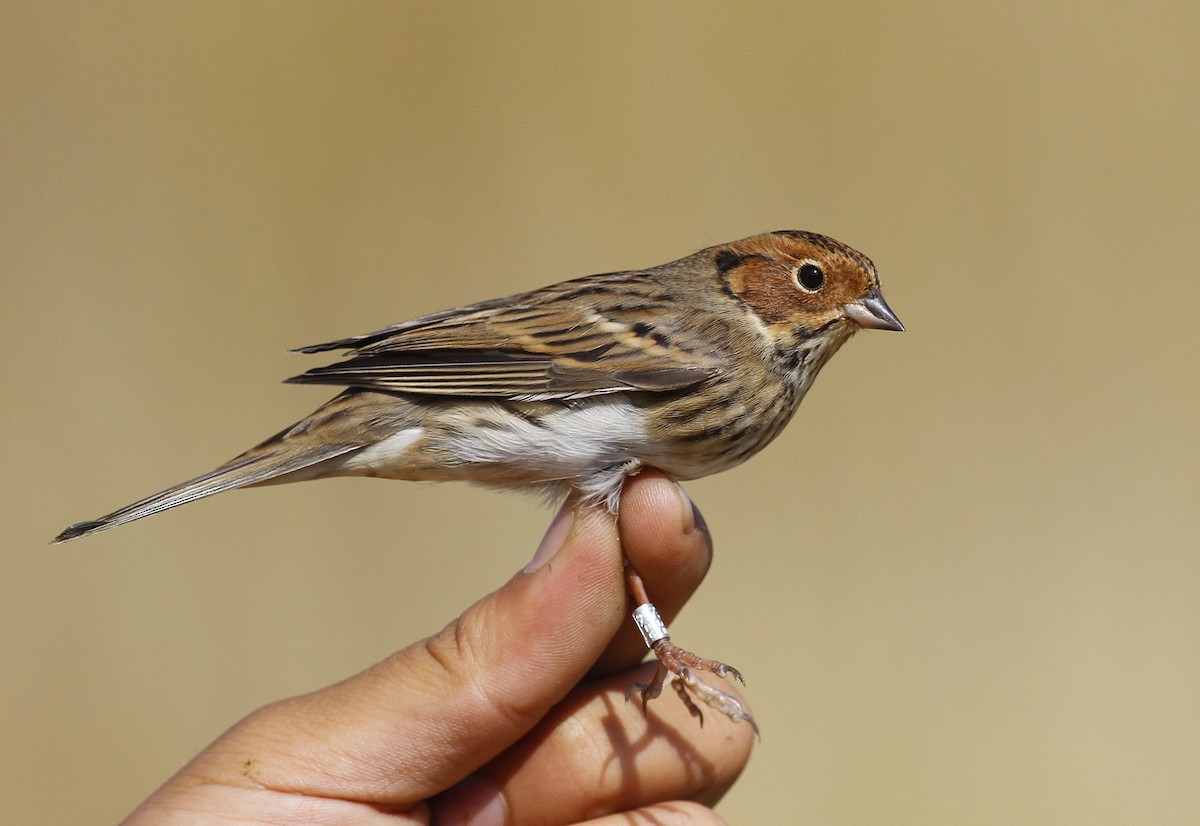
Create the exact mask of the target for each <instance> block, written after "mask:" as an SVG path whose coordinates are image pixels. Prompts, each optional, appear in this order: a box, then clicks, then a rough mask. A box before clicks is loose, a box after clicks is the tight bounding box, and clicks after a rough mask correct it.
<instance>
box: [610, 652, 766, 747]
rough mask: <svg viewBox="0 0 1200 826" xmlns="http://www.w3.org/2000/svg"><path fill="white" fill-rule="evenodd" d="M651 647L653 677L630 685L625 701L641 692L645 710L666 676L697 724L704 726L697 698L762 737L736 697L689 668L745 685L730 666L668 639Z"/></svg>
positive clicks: (737, 672) (660, 688) (665, 679)
mask: <svg viewBox="0 0 1200 826" xmlns="http://www.w3.org/2000/svg"><path fill="white" fill-rule="evenodd" d="M653 649H654V654H655V656H657V657H658V669H657V670H656V671H655V672H654V679H652V680H651V681H650V682H649V683H634V684H633V685H631V686H630V687H629V688H628V689H627V690H626V691H625V701H626V702H628V701H629V699H630V698H631V697H633V695H634V694H641V696H642V710H643V711H645V710H646V704H647V703H649V702H650V701H651V700H653V699H655V698H656V697H658V696H659V695H660V694H662V690H663V686H664V685H665V684H666V682H667V678H668V675H669V676H670V678H671V687H672V688H674V689H675V693H676V694H677V695H679V699H680V700H681V701H682V702H683V704H684V706H686V707H687V710H688V712H689V713H690V714H691V715H692V716H693V717H695V718H696V719H697V720H699V721H700V725H702V726H703V725H704V713H703V712H702V711H701V710H700V706H698V705H697V704H696V701H697V700H699V701H700V702H701V703H703V704H704V705H706V706H708V707H709V708H711V709H713V710H714V711H717V712H720V713H721V714H724V715H725V716H726V717H728V718H729V719H730V720H732V721H733V722H735V723H737V722H740V721H742V720H745V721H746V722H747V723H749V724H750V727H751V728H752V729H754V733H755V734H756V735H758V736H760V737H761V736H762V735H761V734H760V733H759V730H758V724H757V723H755V722H754V718H753V717H751V716H750V715H749V714H748V713H747V712H746V709H745V708H744V707H743V706H742V703H741V701H740V700H738V699H737V698H736V697H734V696H733V695H732V694H729V693H727V692H724V691H720V690H718V689H715V688H713V687H712V686H710V685H708V684H707V683H705V682H704V681H703V680H701V679H699V678H698V677H696V676H695V674H693V673H692V672H693V670H696V671H707V672H708V673H710V674H715V675H717V676H718V677H733V678H734V679H736V680H737V681H738V682H740V683H741V684H742V685H745V684H746V681H745V680H744V679H743V678H742V673H741V672H740V671H738V670H737V669H736V668H734V667H733V666H731V665H726V664H725V663H722V662H717V661H716V660H709V659H705V658H704V657H699V656H697V655H695V654H693V653H692V652H690V651H685V650H684V649H682V648H680V647H679V646H677V645H675V644H674V643H672V642H671V641H670V639H669V638H664V639H660V640H658V641H657V642H655V643H654V646H653Z"/></svg>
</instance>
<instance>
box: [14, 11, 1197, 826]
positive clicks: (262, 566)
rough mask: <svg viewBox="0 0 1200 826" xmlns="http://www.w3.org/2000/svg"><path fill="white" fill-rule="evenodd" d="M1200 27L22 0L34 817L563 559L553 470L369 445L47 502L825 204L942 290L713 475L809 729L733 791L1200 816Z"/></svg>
mask: <svg viewBox="0 0 1200 826" xmlns="http://www.w3.org/2000/svg"><path fill="white" fill-rule="evenodd" d="M1198 40H1200V7H1198V6H1197V5H1196V4H1195V3H1165V2H1164V3H1155V2H1150V3H1143V4H1139V5H1138V6H1137V8H1136V10H1135V9H1134V7H1133V5H1132V4H1115V3H1109V4H1092V3H1087V4H1085V3H1059V4H1046V3H1042V2H1017V3H1005V4H995V3H985V2H966V3H930V2H920V1H919V0H918V2H916V3H905V4H891V5H889V4H878V3H862V4H859V3H844V2H839V3H796V4H787V5H784V4H775V3H753V2H752V3H738V4H732V3H730V4H715V3H670V2H668V3H654V4H647V3H633V2H611V3H603V4H600V3H590V4H589V3H557V4H542V3H525V4H521V3H506V4H489V3H473V4H472V3H461V4H439V3H400V4H397V3H389V2H375V3H368V2H359V3H318V2H303V1H302V2H286V3H285V2H263V3H254V4H243V3H233V2H210V3H203V4H191V5H189V4H180V3H174V4H160V3H105V4H92V3H53V2H52V3H31V2H11V3H5V4H4V5H3V7H2V8H0V72H2V83H3V87H2V91H0V96H2V97H0V111H2V112H3V114H2V115H0V123H2V124H3V130H2V132H3V137H2V143H0V191H2V192H3V199H2V205H0V266H2V272H3V281H2V287H0V289H2V293H0V296H2V299H3V300H2V301H0V316H2V318H0V335H3V337H4V342H3V343H4V347H3V348H2V349H0V358H2V359H3V361H2V370H3V376H2V379H0V380H2V383H3V387H4V388H5V391H4V392H5V398H6V399H7V400H8V401H7V402H6V403H5V405H4V407H5V411H6V415H5V419H4V421H5V422H6V425H5V428H4V432H5V434H6V435H5V438H4V439H3V444H2V447H0V450H2V451H3V454H2V455H0V460H2V461H3V466H4V471H5V476H6V478H7V480H8V481H7V484H6V485H5V495H4V497H3V508H4V513H3V518H4V524H5V525H6V531H5V533H6V537H5V540H4V543H3V544H4V548H3V555H2V557H0V560H2V563H0V564H2V566H3V573H2V576H0V627H2V628H3V631H0V660H3V662H4V663H5V664H6V665H5V674H6V676H5V678H4V679H3V681H2V683H0V729H2V732H3V740H4V743H5V746H4V748H3V749H2V750H0V775H2V776H3V777H4V778H5V782H4V783H3V784H0V813H2V814H0V819H3V820H5V821H6V822H11V823H24V824H61V823H83V822H94V823H100V822H113V821H115V820H117V819H119V818H120V817H121V816H122V815H123V814H125V813H126V812H128V811H129V810H131V809H132V808H133V807H134V806H135V805H136V804H137V803H138V802H139V801H140V800H142V799H143V798H144V797H145V796H146V795H147V794H149V793H150V792H151V791H152V790H153V789H154V788H155V787H156V786H157V785H158V784H159V783H161V782H162V781H163V780H165V779H166V778H167V777H168V776H169V775H170V774H172V773H173V772H174V771H175V770H177V769H178V768H179V767H180V766H182V765H183V764H184V762H186V761H187V760H188V759H189V757H191V756H192V755H193V754H194V753H195V752H196V751H197V750H199V749H200V748H201V747H203V746H204V745H205V744H206V743H207V742H209V741H210V740H211V739H212V738H214V737H215V736H217V735H218V734H219V733H220V732H221V731H222V730H224V729H225V728H226V727H227V726H229V725H230V724H232V723H233V722H234V721H236V720H237V719H238V718H239V717H241V716H242V715H244V714H246V713H247V712H249V711H250V710H252V709H254V708H256V707H258V706H260V705H262V704H264V703H267V702H269V701H271V700H274V699H277V698H281V697H284V696H288V695H293V694H297V693H301V692H306V691H310V690H312V689H315V688H318V687H320V686H322V685H325V684H328V683H331V682H334V681H336V680H338V679H341V678H342V677H344V676H347V675H349V674H351V673H353V672H355V671H357V670H360V669H362V668H365V667H366V666H368V665H370V664H371V663H373V662H375V661H376V660H378V659H381V658H383V657H384V656H386V655H387V654H388V653H390V652H391V651H393V650H395V649H397V648H399V647H401V646H402V645H404V644H406V643H408V642H411V641H413V640H415V639H418V638H420V637H422V636H425V635H427V634H430V633H432V632H434V631H436V630H437V629H439V628H441V627H442V625H443V624H445V623H446V622H447V621H448V620H450V619H451V618H452V617H453V616H455V615H456V614H457V612H458V611H459V610H460V609H461V608H462V607H463V606H465V605H467V604H468V603H470V602H472V601H473V600H474V599H476V598H477V597H479V596H480V595H482V594H483V593H485V592H486V591H488V590H490V589H493V588H495V587H497V586H498V585H500V584H501V583H502V582H504V581H505V580H506V579H507V578H508V577H509V576H510V575H511V574H512V573H513V572H515V571H516V570H517V569H519V568H520V567H521V566H522V565H524V564H525V563H526V562H527V561H528V558H529V557H530V556H531V555H532V552H533V549H534V548H535V547H536V545H537V543H538V541H539V539H540V537H541V534H542V531H543V530H544V527H545V525H546V523H547V522H548V521H549V519H550V515H551V514H550V512H549V511H547V510H545V509H543V508H541V507H539V506H538V505H537V504H536V503H535V502H534V501H533V500H532V499H527V498H524V497H520V496H514V495H503V494H498V493H494V492H488V491H482V490H477V489H473V488H471V487H469V486H466V485H442V486H432V485H418V484H400V483H383V482H379V481H376V480H357V479H356V480H337V481H328V482H320V483H314V484H310V485H297V486H285V487H281V488H274V489H265V490H255V491H249V492H240V493H237V494H235V495H230V496H228V497H224V496H222V497H218V498H215V499H210V500H207V501H205V502H202V503H199V504H196V505H192V506H189V507H186V508H182V509H180V510H176V511H172V512H170V513H168V514H165V515H161V516H158V517H155V518H154V519H150V520H146V521H142V522H139V523H136V524H134V525H131V526H128V527H124V528H122V529H120V530H116V531H112V532H108V533H104V534H101V535H98V536H95V537H92V538H89V539H85V540H81V541H79V542H77V543H73V544H70V545H65V546H58V547H50V546H48V545H47V542H48V540H49V539H50V538H51V537H52V536H54V535H55V534H56V533H57V532H58V531H59V530H60V529H61V528H63V527H64V526H65V525H67V524H68V523H70V522H73V521H76V520H79V519H84V518H90V517H94V516H97V515H99V514H101V513H105V512H107V511H109V510H111V509H112V508H114V507H116V506H118V505H122V504H125V503H127V502H129V501H131V500H133V499H135V498H138V497H140V496H142V495H144V494H147V493H150V492H152V491H154V490H157V489H159V488H162V487H165V486H166V485H168V484H171V483H174V482H177V481H180V480H182V479H184V478H186V477H189V476H192V475H194V474H196V473H198V472H200V471H204V470H207V469H209V468H210V467H212V466H214V465H215V464H217V463H219V462H221V461H223V460H225V459H227V458H229V457H230V456H232V455H234V454H236V453H238V452H240V451H241V450H242V449H244V448H246V447H248V446H249V445H251V444H253V443H254V442H257V441H258V440H260V439H261V438H263V437H265V436H267V435H269V434H271V433H273V432H275V431H276V430H278V429H279V428H281V427H283V426H284V425H286V424H289V423H290V422H292V421H294V420H295V419H297V418H299V417H300V416H301V415H303V414H305V413H307V412H308V411H309V410H310V409H312V408H313V407H315V406H316V405H317V404H318V403H319V402H321V401H323V400H324V399H325V398H327V397H328V396H329V395H331V393H330V392H327V390H326V389H322V388H301V387H285V386H282V385H280V384H279V383H278V381H279V380H280V379H283V378H285V377H287V376H289V375H293V374H295V373H298V372H301V371H302V370H304V369H306V368H307V367H310V366H313V365H314V364H316V363H319V362H317V361H314V360H310V359H306V358H303V357H300V356H296V355H293V354H289V353H287V352H285V350H286V348H288V347H295V346H299V345H303V344H309V343H312V342H316V341H325V340H328V339H331V338H335V337H340V336H343V335H349V334H354V333H359V332H365V331H367V330H372V329H375V328H377V327H380V326H383V325H385V324H388V323H392V322H396V321H401V320H404V319H407V318H410V317H412V316H415V315H418V314H421V313H424V312H428V311H433V310H437V309H442V308H444V307H449V306H453V305H456V304H460V303H463V302H467V301H472V300H476V299H482V298H488V297H492V296H496V295H502V294H507V293H511V292H516V291H520V290H525V289H530V288H533V287H538V286H541V285H543V284H547V283H551V282H554V281H558V280H561V279H563V278H567V277H573V276H578V275H585V274H588V273H592V272H601V271H607V270H618V269H628V268H634V267H641V266H649V265H654V264H658V263H662V262H664V261H667V260H671V259H674V258H677V257H680V256H683V255H685V254H688V253H690V252H692V251H694V250H696V249H699V248H701V247H705V246H708V245H711V244H714V243H718V242H723V241H728V240H732V239H735V238H740V237H743V236H746V235H750V234H753V233H756V232H760V231H764V230H772V229H782V228H803V229H811V230H816V231H820V232H824V233H828V234H831V235H833V236H834V237H836V238H838V239H841V240H843V241H846V242H847V243H850V244H852V245H854V246H856V247H858V248H859V249H861V250H863V251H864V252H866V253H867V254H868V255H870V256H871V257H872V258H873V259H874V260H875V262H876V264H877V265H878V267H879V269H880V272H881V273H882V277H883V284H884V288H885V293H886V295H887V297H888V301H889V302H890V303H891V305H892V307H893V308H894V309H895V310H896V312H897V314H898V315H899V316H900V318H901V319H903V321H904V323H905V324H906V325H907V326H908V330H909V331H908V332H907V333H905V334H904V335H893V334H880V333H874V334H863V335H860V336H858V337H856V338H855V340H854V341H852V342H851V343H850V344H849V345H848V346H847V347H846V348H845V349H844V350H843V351H842V352H841V353H840V354H839V355H838V357H837V358H836V359H834V361H833V362H832V364H831V365H830V366H829V367H828V368H827V369H826V370H825V372H824V373H823V374H822V376H821V378H820V380H819V381H818V382H817V384H816V386H815V388H814V389H813V391H812V392H811V393H810V394H809V397H808V399H807V401H806V402H805V404H804V406H803V407H802V409H801V411H800V413H799V415H798V416H797V418H796V420H795V421H794V422H793V423H792V424H791V426H790V427H789V428H788V429H787V430H786V431H785V432H784V434H783V435H782V436H781V437H780V438H779V439H778V440H777V441H776V442H775V443H774V444H772V445H771V447H770V448H769V449H768V450H766V451H765V452H764V453H763V454H762V455H760V456H759V457H757V458H755V459H754V460H753V461H751V462H750V463H748V464H746V465H744V466H742V467H740V468H738V469H736V470H733V471H731V472H729V473H727V474H724V475H722V476H719V477H716V478H712V479H707V480H702V481H698V482H695V483H692V484H690V485H689V486H688V487H689V491H690V493H691V494H692V496H693V498H694V500H695V501H696V502H697V504H698V505H699V507H700V508H701V510H702V511H703V512H704V514H705V516H706V518H707V520H708V523H709V525H710V526H711V528H712V531H713V534H714V536H715V539H716V552H717V555H716V561H715V564H714V567H713V569H712V571H711V573H710V575H709V578H708V581H707V582H706V583H705V586H704V587H703V588H702V589H701V590H700V592H699V594H698V595H697V596H696V598H695V599H694V600H693V601H692V603H691V604H690V606H689V609H688V610H687V611H686V612H685V613H684V615H683V616H682V617H681V618H680V619H679V620H678V621H677V622H676V623H675V624H674V626H673V631H674V632H675V634H676V636H677V638H678V639H680V640H681V641H683V642H685V643H687V644H689V645H690V646H691V647H694V648H696V649H697V650H699V651H700V652H701V653H703V654H706V655H709V656H714V657H720V658H722V659H725V660H727V661H729V662H732V663H734V664H736V665H737V666H738V667H739V668H740V669H742V671H743V672H744V673H745V674H746V675H747V676H748V679H749V688H748V694H747V696H748V697H749V699H750V702H751V704H752V706H753V710H754V713H755V715H756V717H757V718H758V720H759V722H760V723H761V725H762V727H763V732H764V734H763V739H762V742H761V744H760V745H759V746H758V747H757V749H756V751H755V754H754V756H753V758H752V760H751V762H750V765H749V767H748V768H747V770H746V772H745V774H744V775H743V776H742V778H741V780H740V781H739V782H738V784H737V785H736V786H735V787H734V788H733V790H732V791H731V792H730V794H729V795H728V796H727V797H726V799H725V801H724V802H723V803H722V804H721V807H720V808H719V811H720V812H721V813H722V814H724V815H725V817H726V818H728V819H729V820H730V821H732V822H737V823H800V822H804V823H827V824H852V823H881V822H886V823H914V824H917V823H919V824H929V823H947V824H949V823H953V824H961V823H973V824H993V823H994V824H1008V823H1016V822H1020V823H1056V824H1060V823H1087V824H1103V823H1113V824H1117V823H1122V824H1125V823H1135V822H1136V823H1155V824H1172V823H1180V824H1183V823H1196V822H1200V783H1197V782H1196V781H1197V778H1198V777H1200V604H1198V599H1197V598H1198V596H1200V501H1198V500H1200V471H1198V470H1197V466H1198V458H1200V425H1198V422H1200V416H1198V415H1197V403H1198V401H1200V391H1198V383H1197V366H1198V364H1200V336H1198V335H1197V332H1196V330H1197V324H1196V318H1197V312H1198V310H1200V278H1198V277H1197V264H1196V260H1197V227H1198V226H1200V194H1198V193H1200V160H1198V158H1197V134H1198V128H1200V102H1198V98H1197V92H1198V90H1200V51H1198V50H1197V48H1196V43H1197V42H1198ZM463 571H465V572H466V574H465V575H464V573H463ZM781 653H782V654H783V656H780V654H781Z"/></svg>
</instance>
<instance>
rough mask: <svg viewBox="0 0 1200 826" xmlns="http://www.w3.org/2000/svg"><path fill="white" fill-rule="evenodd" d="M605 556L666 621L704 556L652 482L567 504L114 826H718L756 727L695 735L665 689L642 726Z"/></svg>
mask: <svg viewBox="0 0 1200 826" xmlns="http://www.w3.org/2000/svg"><path fill="white" fill-rule="evenodd" d="M622 552H624V554H625V555H626V556H627V557H628V558H629V560H630V561H631V562H632V563H633V564H634V565H636V567H637V568H638V570H639V571H640V572H641V574H642V576H643V578H644V579H645V580H646V583H647V586H648V587H649V588H652V589H653V593H654V594H655V595H656V603H657V605H658V608H659V610H660V612H661V613H662V614H663V617H664V619H667V620H668V621H669V620H670V618H671V617H673V616H674V615H675V614H676V613H677V612H678V611H679V609H680V608H682V606H683V604H684V602H685V601H686V600H687V599H688V597H690V596H691V594H692V592H693V591H694V590H695V588H696V587H697V586H698V585H699V584H700V581H701V580H702V579H703V577H704V574H705V572H706V571H707V569H708V565H709V562H710V560H711V554H712V546H711V541H710V538H709V535H708V531H707V529H706V527H705V525H704V522H703V520H702V519H701V518H700V517H699V513H698V512H697V511H696V510H695V509H694V508H693V506H692V505H691V502H690V501H689V500H688V498H687V496H686V494H684V493H683V491H682V489H681V488H679V487H678V486H677V485H676V484H675V483H674V482H672V481H670V480H669V479H667V478H666V477H665V476H663V475H662V474H659V473H657V472H655V471H647V472H644V473H641V474H639V475H637V476H635V477H632V478H631V479H629V481H628V482H626V485H625V490H624V492H623V495H622V499H621V512H620V517H619V519H616V518H614V517H613V516H612V515H611V514H610V513H608V512H607V511H606V510H604V509H603V508H599V507H595V506H583V505H579V504H578V502H577V500H576V499H571V500H568V502H567V503H566V505H564V507H563V510H561V511H560V512H559V515H558V516H557V517H556V518H555V520H554V522H553V523H552V525H551V527H550V530H549V531H548V532H547V534H546V538H545V539H544V540H543V541H542V545H541V547H539V549H538V551H537V553H536V554H535V557H534V560H533V561H532V562H531V563H530V564H529V566H527V567H526V568H525V569H523V570H522V571H521V572H519V573H518V574H517V575H516V576H514V577H513V578H512V579H511V580H509V581H508V582H507V583H506V584H505V585H504V586H503V587H501V588H500V589H499V590H497V591H496V592H494V593H492V594H489V595H487V596H485V597H484V598H483V599H481V600H480V601H479V602H477V603H475V604H474V605H472V606H471V607H470V608H468V609H467V610H466V611H464V612H463V614H462V615H461V616H460V617H459V618H458V619H456V620H455V621H453V622H452V623H450V625H448V626H447V627H446V628H445V629H443V630H442V631H441V632H439V633H438V634H435V635H434V636H432V637H430V638H428V639H425V640H421V641H419V642H416V643H414V644H412V645H410V646H408V647H407V648H405V649H403V650H402V651H399V652H397V653H396V654H393V655H392V656H391V657H389V658H387V659H386V660H384V661H383V662H381V663H378V664H377V665H375V666H373V667H371V668H369V669H367V670H366V671H364V672H362V673H360V674H356V675H354V676H353V677H350V678H348V679H346V680H344V681H342V682H340V683H337V684H335V685H332V686H330V687H328V688H325V689H322V690H320V691H317V692H315V693H313V694H309V695H305V696H302V697H296V698H292V699H288V700H283V701H280V702H277V703H273V704H271V705H269V706H266V707H264V708H261V709H259V710H258V711H255V712H253V713H252V714H250V715H249V716H248V717H246V718H245V719H244V720H242V721H241V722H239V723H237V724H236V725H234V726H233V727H232V728H231V729H229V730H228V731H227V732H225V733H224V734H223V735H221V736H220V737H219V738H218V739H217V740H216V741H215V742H213V743H212V745H210V746H209V747H208V748H206V749H205V750H204V751H202V752H201V753H200V754H199V755H197V756H196V757H195V758H194V759H193V760H192V761H191V762H190V763H188V765H187V766H185V767H184V768H183V769H182V770H181V771H180V772H179V773H178V774H176V775H175V776H174V777H172V778H171V779H170V780H169V781H167V783H166V784H164V785H163V786H162V787H161V788H160V789H158V791H156V792H155V793H154V794H153V795H152V796H151V797H150V798H149V799H148V800H147V801H146V802H145V803H143V804H142V805H141V806H140V807H139V808H138V809H137V811H135V812H134V813H133V814H132V815H130V817H129V818H128V819H127V820H126V821H125V822H126V823H127V824H148V823H154V824H161V823H198V822H203V823H212V822H219V823H223V824H225V823H272V824H292V823H296V824H300V823H304V824H313V823H362V824H369V823H396V824H404V823H411V824H430V823H436V824H440V825H441V826H445V825H446V824H467V823H470V824H473V825H478V824H482V825H483V826H490V824H525V823H538V824H565V823H582V822H587V823H594V824H618V823H619V824H639V823H646V824H650V823H654V824H671V823H722V822H723V821H722V820H721V818H720V817H719V816H717V815H716V814H715V813H714V812H713V811H712V810H711V808H709V807H711V806H712V805H713V804H715V803H716V802H717V800H719V799H720V798H721V796H722V795H723V794H724V793H725V791H726V790H727V789H728V788H729V787H730V785H732V783H733V781H734V780H735V779H736V778H737V776H738V775H739V774H740V773H741V771H742V769H743V768H744V767H745V765H746V762H747V760H748V759H749V755H750V749H751V746H752V744H753V733H752V731H751V729H750V727H749V726H747V725H745V724H741V725H739V724H735V723H731V722H730V721H728V720H726V719H723V718H722V717H721V716H720V715H718V714H709V715H708V716H707V717H706V719H705V725H704V726H703V727H701V726H698V725H697V724H696V722H695V720H693V719H691V718H690V717H689V716H688V713H687V711H686V709H685V708H684V706H683V704H682V703H680V702H678V701H677V700H675V698H672V697H670V696H669V695H668V696H665V697H663V698H662V699H661V700H658V701H656V702H655V703H653V704H651V705H650V706H649V708H648V710H647V712H646V713H645V714H643V712H642V710H641V709H640V708H639V704H638V703H636V702H634V703H628V704H627V703H626V702H625V690H626V688H627V687H628V686H629V685H630V684H631V683H634V682H646V681H647V680H648V679H649V678H650V676H651V675H652V673H653V670H654V665H653V664H652V663H650V664H645V665H639V663H640V662H641V660H642V659H643V657H644V656H645V654H646V649H645V646H644V644H643V643H642V641H641V639H640V638H639V637H638V635H637V632H636V630H635V629H633V627H632V623H630V622H629V619H628V616H629V611H630V606H629V605H628V604H627V595H626V589H625V584H624V579H623V576H622V566H623V561H622ZM550 617H552V618H554V622H553V623H550V622H548V621H547V618H550ZM730 690H732V688H731V689H730ZM548 789H549V790H553V793H547V790H548Z"/></svg>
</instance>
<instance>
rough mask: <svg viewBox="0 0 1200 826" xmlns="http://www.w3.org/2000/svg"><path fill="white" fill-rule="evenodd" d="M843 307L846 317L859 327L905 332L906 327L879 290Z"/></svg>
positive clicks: (872, 291)
mask: <svg viewBox="0 0 1200 826" xmlns="http://www.w3.org/2000/svg"><path fill="white" fill-rule="evenodd" d="M843 306H844V308H845V310H846V315H847V316H848V317H849V318H850V320H851V321H853V322H854V323H855V324H857V325H858V326H859V327H863V328H865V329H869V330H895V331H896V332H897V333H903V332H904V325H903V324H901V323H900V319H898V318H896V314H895V313H893V312H892V308H891V307H889V306H888V305H887V302H886V301H884V300H883V293H881V292H879V289H878V288H876V289H874V290H871V292H870V293H869V294H868V295H867V297H866V298H860V299H859V300H858V301H851V302H849V303H848V304H845V305H843Z"/></svg>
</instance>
